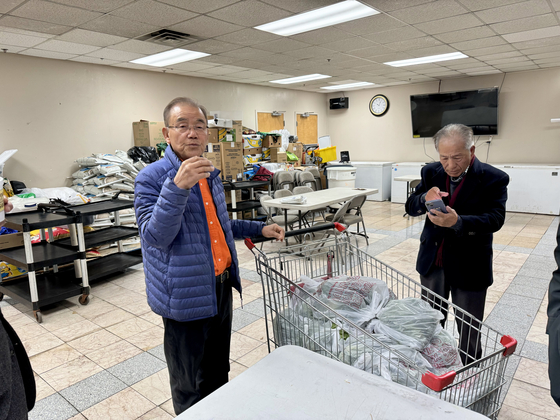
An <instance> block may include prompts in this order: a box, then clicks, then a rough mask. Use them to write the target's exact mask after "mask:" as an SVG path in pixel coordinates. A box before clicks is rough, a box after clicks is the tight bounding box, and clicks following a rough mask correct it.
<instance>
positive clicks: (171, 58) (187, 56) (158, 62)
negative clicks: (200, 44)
mask: <svg viewBox="0 0 560 420" xmlns="http://www.w3.org/2000/svg"><path fill="white" fill-rule="evenodd" d="M209 55H210V54H206V53H203V52H198V51H189V50H183V49H181V48H176V49H174V50H169V51H164V52H162V53H158V54H153V55H149V56H147V57H142V58H138V59H137V60H132V61H131V63H134V64H145V65H147V66H154V67H164V66H170V65H171V64H177V63H182V62H184V61H191V60H196V59H197V58H202V57H206V56H209Z"/></svg>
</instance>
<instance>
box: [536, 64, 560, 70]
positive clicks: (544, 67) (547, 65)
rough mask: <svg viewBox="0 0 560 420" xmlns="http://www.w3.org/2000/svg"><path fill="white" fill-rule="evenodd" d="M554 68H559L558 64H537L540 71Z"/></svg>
mask: <svg viewBox="0 0 560 420" xmlns="http://www.w3.org/2000/svg"><path fill="white" fill-rule="evenodd" d="M555 67H560V63H547V64H539V68H541V69H548V68H555Z"/></svg>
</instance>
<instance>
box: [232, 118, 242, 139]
mask: <svg viewBox="0 0 560 420" xmlns="http://www.w3.org/2000/svg"><path fill="white" fill-rule="evenodd" d="M232 130H233V131H235V141H239V142H241V141H243V122H242V121H241V120H233V121H232Z"/></svg>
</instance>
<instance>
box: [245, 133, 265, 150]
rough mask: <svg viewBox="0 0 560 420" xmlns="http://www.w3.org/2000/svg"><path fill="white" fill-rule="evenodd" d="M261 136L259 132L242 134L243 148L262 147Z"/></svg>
mask: <svg viewBox="0 0 560 420" xmlns="http://www.w3.org/2000/svg"><path fill="white" fill-rule="evenodd" d="M262 145H263V143H262V138H261V136H260V135H259V134H244V135H243V148H244V149H254V148H255V147H262Z"/></svg>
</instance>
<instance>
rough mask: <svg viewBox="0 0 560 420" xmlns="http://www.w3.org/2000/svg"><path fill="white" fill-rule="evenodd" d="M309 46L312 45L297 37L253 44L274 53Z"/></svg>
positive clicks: (257, 47) (259, 48)
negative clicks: (296, 38)
mask: <svg viewBox="0 0 560 420" xmlns="http://www.w3.org/2000/svg"><path fill="white" fill-rule="evenodd" d="M307 47H310V45H309V44H307V43H305V42H301V41H296V40H295V39H289V38H286V39H277V40H274V41H269V42H263V43H261V44H257V45H254V46H253V48H256V49H257V50H264V51H269V52H272V53H283V52H286V51H294V50H300V49H302V48H307Z"/></svg>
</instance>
